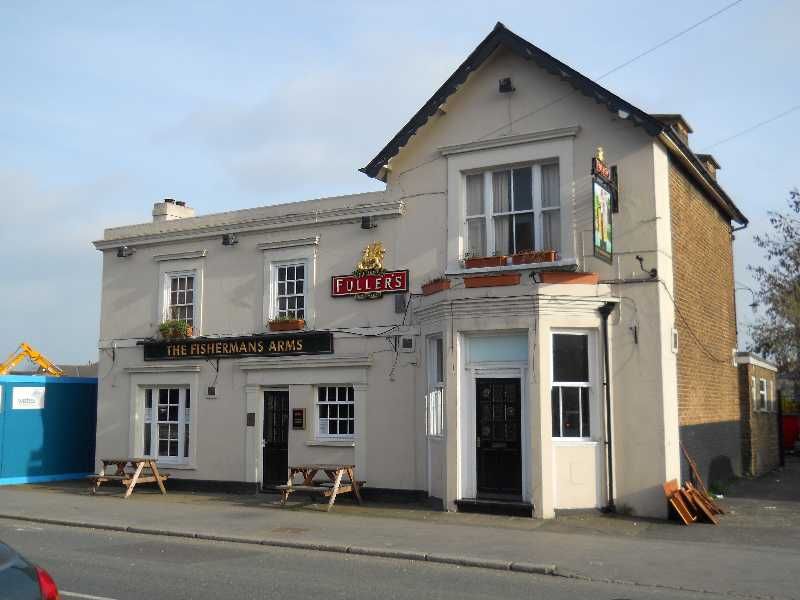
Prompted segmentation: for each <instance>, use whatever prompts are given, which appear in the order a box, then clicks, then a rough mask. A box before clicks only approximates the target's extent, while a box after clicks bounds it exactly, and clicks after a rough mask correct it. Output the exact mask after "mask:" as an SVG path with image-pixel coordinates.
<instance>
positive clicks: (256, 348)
mask: <svg viewBox="0 0 800 600" xmlns="http://www.w3.org/2000/svg"><path fill="white" fill-rule="evenodd" d="M332 352H333V334H331V333H329V332H317V331H309V332H299V333H284V334H281V335H248V336H242V337H225V338H186V339H180V340H164V341H152V342H145V343H144V359H145V360H181V359H184V360H190V359H195V360H196V359H204V358H241V357H244V356H292V355H300V354H330V353H332Z"/></svg>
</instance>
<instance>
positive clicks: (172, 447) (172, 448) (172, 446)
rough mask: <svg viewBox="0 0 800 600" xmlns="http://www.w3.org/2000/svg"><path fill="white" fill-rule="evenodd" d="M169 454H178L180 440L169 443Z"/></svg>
mask: <svg viewBox="0 0 800 600" xmlns="http://www.w3.org/2000/svg"><path fill="white" fill-rule="evenodd" d="M169 455H170V456H178V441H177V440H175V441H174V442H170V443H169Z"/></svg>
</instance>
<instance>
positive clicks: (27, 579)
mask: <svg viewBox="0 0 800 600" xmlns="http://www.w3.org/2000/svg"><path fill="white" fill-rule="evenodd" d="M59 598H60V596H59V593H58V588H57V587H56V583H55V581H53V578H52V577H50V574H49V573H48V572H47V571H45V570H44V569H42V568H41V567H37V566H36V565H32V564H31V563H29V562H28V561H27V560H25V559H24V558H22V557H21V556H20V555H19V554H17V553H16V552H15V551H14V549H13V548H11V546H7V545H6V544H4V543H2V542H0V600H59Z"/></svg>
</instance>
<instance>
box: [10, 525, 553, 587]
mask: <svg viewBox="0 0 800 600" xmlns="http://www.w3.org/2000/svg"><path fill="white" fill-rule="evenodd" d="M0 519H7V520H13V521H26V522H29V523H42V524H46V525H60V526H63V527H80V528H83V529H99V530H102V531H116V532H118V533H137V534H140V535H157V536H168V537H179V538H187V539H197V540H207V541H212V542H230V543H234V544H255V545H260V546H272V547H276V548H292V549H295V550H313V551H318V552H334V553H338V554H355V555H360V556H371V557H376V558H393V559H398V560H409V561H419V562H430V563H438V564H448V565H457V566H461V567H473V568H479V569H492V570H496V571H516V572H519V573H530V574H535V575H556V574H557V571H556V565H552V564H534V563H525V562H513V561H505V560H494V559H488V558H474V557H469V556H457V555H449V554H431V553H427V552H420V551H416V550H396V549H393V548H368V547H364V546H348V545H345V544H330V543H326V542H312V541H308V542H306V541H300V540H286V539H280V538H266V539H256V538H247V537H238V536H232V535H216V534H210V533H201V532H189V531H174V530H164V529H151V528H147V527H131V526H125V525H110V524H106V523H90V522H87V521H68V520H66V519H48V518H45V517H31V516H27V515H10V514H0Z"/></svg>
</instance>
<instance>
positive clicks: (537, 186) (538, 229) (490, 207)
mask: <svg viewBox="0 0 800 600" xmlns="http://www.w3.org/2000/svg"><path fill="white" fill-rule="evenodd" d="M546 165H556V166H559V175H558V176H559V189H560V188H561V185H560V181H561V168H560V165H559V163H558V160H547V161H540V162H536V163H527V164H517V165H504V166H497V167H492V168H488V169H481V170H479V171H473V172H464V173H462V175H463V186H462V187H463V189H464V202H463V204H464V211H465V212H464V214H465V217H464V233H463V236H464V248H465V251H466V250H467V249H469V226H468V223H467V221H469V220H473V219H480V218H482V219H483V220H484V240H485V242H486V249H485V252H484V254H485V255H486V256H497V255H500V254H505V251H503V252H498V250H497V242H496V239H495V218H496V217H508V216H511V217H512V219H513V217H514V215H525V214H532V215H533V246H534V247H533V248H532V249H531V250H550V248H543V247H542V239H543V238H544V233H543V227H542V225H543V220H542V215H543V213H545V212H550V211H555V210H558V211H559V226H560V227H561V229H562V230H563V227H562V225H563V224H562V223H561V220H562V219H563V217H564V211H563V210H562V208H561V207H562V204H563V202H562V201H561V200H560V198H559V204H558V206H549V207H543V206H542V167H543V166H546ZM519 169H531V186H532V188H533V189H532V190H531V198H532V204H531V208H530V209H525V210H515V207H514V197H515V192H514V171H515V170H519ZM504 171H507V172H508V173H509V179H510V181H509V185H510V193H511V210H510V211H506V212H498V213H496V212H494V197H493V194H494V185H493V181H492V180H493V177H494V174H495V173H501V172H504ZM475 175H480V176H482V177H483V214H482V215H472V216H467V215H466V205H467V198H466V194H467V177H471V176H475ZM559 195H560V194H559ZM512 236H516V228H515V227H513V226H512ZM560 237H561V238H562V244H561V245H562V246H563V235H562V236H560ZM512 245H513V246H514V249H515V250H514V251H515V252H523V251H525V250H528V249H527V248H521V249H518V248H517V243H516V239H512ZM556 250H557V251H558V252H559V253H560V252H561V248H556ZM512 254H513V253H512Z"/></svg>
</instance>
